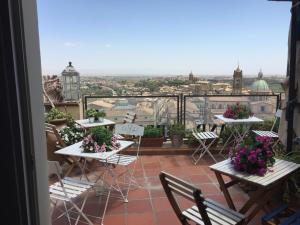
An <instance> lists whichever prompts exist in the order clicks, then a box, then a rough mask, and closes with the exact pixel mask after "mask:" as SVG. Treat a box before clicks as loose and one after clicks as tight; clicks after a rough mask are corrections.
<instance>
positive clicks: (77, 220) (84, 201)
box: [75, 193, 89, 225]
mask: <svg viewBox="0 0 300 225" xmlns="http://www.w3.org/2000/svg"><path fill="white" fill-rule="evenodd" d="M87 197H88V193H86V195H85V197H84V200H83V202H82V205H81V208H80V212H81V213H83V212H82V210H83V208H84V206H85V203H86V200H87ZM80 215H81V214H79V215H78V216H77V219H76V222H75V225H77V224H78V222H79V218H80ZM87 222H89V221H87Z"/></svg>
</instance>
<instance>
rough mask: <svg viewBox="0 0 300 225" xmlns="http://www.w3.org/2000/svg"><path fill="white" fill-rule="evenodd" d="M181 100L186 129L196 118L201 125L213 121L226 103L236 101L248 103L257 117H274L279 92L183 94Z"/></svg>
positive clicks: (192, 124)
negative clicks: (257, 93) (256, 93)
mask: <svg viewBox="0 0 300 225" xmlns="http://www.w3.org/2000/svg"><path fill="white" fill-rule="evenodd" d="M182 102H183V112H182V117H183V118H182V121H183V124H184V126H185V128H186V129H191V128H192V127H194V126H195V121H196V120H198V121H199V123H202V124H203V125H206V124H211V123H213V121H212V120H213V115H216V114H223V113H224V112H225V110H226V109H227V106H228V105H232V104H235V103H236V102H240V103H241V104H244V105H248V106H249V107H250V108H251V110H252V112H253V113H254V114H255V115H256V116H258V117H261V118H264V119H271V118H274V114H275V111H276V109H278V107H279V106H280V102H281V94H267V95H266V94H259V95H253V94H250V95H243V94H238V95H236V94H235V95H184V96H183V101H182ZM195 109H196V110H195ZM200 121H202V122H200Z"/></svg>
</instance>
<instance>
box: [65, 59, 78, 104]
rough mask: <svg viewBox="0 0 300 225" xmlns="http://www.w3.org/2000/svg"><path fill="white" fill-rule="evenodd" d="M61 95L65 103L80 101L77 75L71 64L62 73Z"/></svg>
mask: <svg viewBox="0 0 300 225" xmlns="http://www.w3.org/2000/svg"><path fill="white" fill-rule="evenodd" d="M61 75H62V83H63V95H64V100H65V101H78V100H79V99H80V78H79V73H78V72H77V71H76V70H75V68H74V67H73V66H72V62H69V65H68V66H67V67H66V68H65V69H64V70H63V71H62V73H61Z"/></svg>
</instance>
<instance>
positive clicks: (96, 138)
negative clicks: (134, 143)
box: [80, 127, 120, 153]
mask: <svg viewBox="0 0 300 225" xmlns="http://www.w3.org/2000/svg"><path fill="white" fill-rule="evenodd" d="M119 147H120V143H119V142H118V139H117V137H116V136H115V135H113V133H112V132H111V131H110V130H108V129H106V128H105V127H95V128H92V129H91V130H90V132H89V133H88V134H87V135H86V136H85V137H84V138H83V141H82V145H81V146H80V148H81V151H82V152H86V153H99V152H107V151H112V150H113V149H118V148H119Z"/></svg>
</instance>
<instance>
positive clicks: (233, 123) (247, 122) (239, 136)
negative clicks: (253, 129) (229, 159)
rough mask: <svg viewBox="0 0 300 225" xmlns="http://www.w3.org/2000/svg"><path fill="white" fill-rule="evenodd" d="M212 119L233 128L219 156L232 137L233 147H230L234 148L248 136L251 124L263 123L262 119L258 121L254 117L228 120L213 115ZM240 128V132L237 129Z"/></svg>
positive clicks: (221, 116)
mask: <svg viewBox="0 0 300 225" xmlns="http://www.w3.org/2000/svg"><path fill="white" fill-rule="evenodd" d="M214 117H215V118H217V119H219V120H220V121H222V122H223V123H225V125H228V126H230V127H232V128H233V129H232V131H231V134H230V136H229V138H228V139H227V140H226V142H225V143H224V145H223V147H222V149H221V150H220V152H219V154H221V153H222V152H223V151H224V149H225V148H226V146H227V145H228V143H229V141H230V139H231V138H232V137H233V145H232V146H233V147H236V146H238V145H239V144H240V143H241V142H242V140H243V139H244V137H245V136H246V135H247V134H248V132H249V129H250V126H251V125H252V124H254V123H261V122H264V121H263V120H262V119H259V118H257V117H255V116H251V117H249V118H247V119H230V118H226V117H224V116H223V115H215V116H214ZM240 126H242V129H241V130H240V129H239V127H240Z"/></svg>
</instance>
